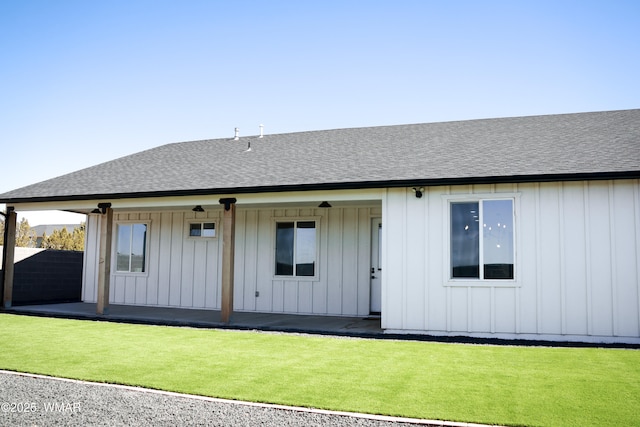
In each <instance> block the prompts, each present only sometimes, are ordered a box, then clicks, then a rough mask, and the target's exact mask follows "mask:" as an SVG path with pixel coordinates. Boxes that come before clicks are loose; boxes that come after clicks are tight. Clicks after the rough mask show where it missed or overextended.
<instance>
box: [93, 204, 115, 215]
mask: <svg viewBox="0 0 640 427" xmlns="http://www.w3.org/2000/svg"><path fill="white" fill-rule="evenodd" d="M110 207H111V203H109V202H107V203H98V207H97V208H95V209H94V210H92V211H91V213H94V214H102V215H104V214H106V213H107V208H110Z"/></svg>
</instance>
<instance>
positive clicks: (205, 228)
mask: <svg viewBox="0 0 640 427" xmlns="http://www.w3.org/2000/svg"><path fill="white" fill-rule="evenodd" d="M216 229H217V226H216V223H215V221H210V220H206V221H200V222H194V221H191V222H189V225H188V236H189V237H190V238H201V239H202V238H214V237H217V232H216Z"/></svg>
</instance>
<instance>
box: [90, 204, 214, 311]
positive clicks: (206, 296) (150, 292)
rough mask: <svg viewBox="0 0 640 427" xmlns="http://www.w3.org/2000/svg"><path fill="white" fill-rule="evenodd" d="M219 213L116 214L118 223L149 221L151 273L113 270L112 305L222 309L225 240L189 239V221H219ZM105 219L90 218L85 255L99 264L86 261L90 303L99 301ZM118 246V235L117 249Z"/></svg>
mask: <svg viewBox="0 0 640 427" xmlns="http://www.w3.org/2000/svg"><path fill="white" fill-rule="evenodd" d="M219 214H220V212H219V211H209V212H205V213H197V214H196V213H194V212H191V211H186V212H135V213H115V214H114V223H117V222H118V221H141V222H147V223H148V224H149V228H148V231H147V233H148V240H149V244H148V250H147V272H146V273H138V274H126V273H116V272H115V268H113V267H112V269H111V273H112V274H111V286H110V289H109V290H110V293H109V300H110V302H111V303H113V304H129V305H147V306H162V307H188V308H211V309H214V308H218V307H219V305H218V302H219V298H218V294H219V289H218V283H219V277H218V276H219V275H218V271H219V265H220V256H221V250H220V249H221V247H222V239H220V237H218V238H215V239H202V240H197V239H192V238H189V237H187V235H188V232H187V226H188V222H189V220H196V218H197V220H202V221H205V220H207V221H216V222H219ZM196 215H197V216H196ZM101 218H102V217H101V216H98V215H89V216H88V220H87V251H86V255H85V257H86V260H94V261H93V262H85V272H84V282H83V301H86V302H95V300H96V286H97V250H98V244H97V242H98V233H99V222H100V220H101ZM94 223H95V225H94ZM219 227H220V224H217V228H219ZM218 231H219V230H218ZM114 233H115V226H114ZM115 245H116V242H115V237H114V241H113V247H114V250H115ZM112 258H113V256H112Z"/></svg>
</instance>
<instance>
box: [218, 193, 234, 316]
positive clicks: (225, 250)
mask: <svg viewBox="0 0 640 427" xmlns="http://www.w3.org/2000/svg"><path fill="white" fill-rule="evenodd" d="M236 201H237V200H236V199H235V198H229V199H220V203H221V204H223V205H224V214H223V220H222V301H221V307H220V318H221V320H222V321H223V322H224V323H229V321H230V320H231V313H232V312H233V266H234V261H233V258H234V254H235V248H234V247H235V240H236Z"/></svg>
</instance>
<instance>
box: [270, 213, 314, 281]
mask: <svg viewBox="0 0 640 427" xmlns="http://www.w3.org/2000/svg"><path fill="white" fill-rule="evenodd" d="M276 275H277V276H303V277H309V276H310V277H313V276H315V275H316V222H315V221H286V222H284V221H283V222H277V223H276Z"/></svg>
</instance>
